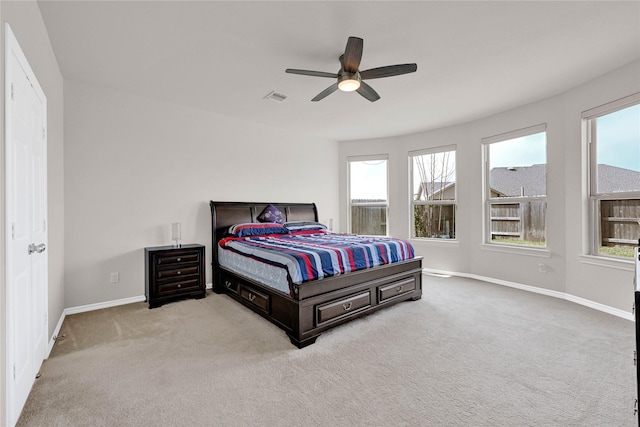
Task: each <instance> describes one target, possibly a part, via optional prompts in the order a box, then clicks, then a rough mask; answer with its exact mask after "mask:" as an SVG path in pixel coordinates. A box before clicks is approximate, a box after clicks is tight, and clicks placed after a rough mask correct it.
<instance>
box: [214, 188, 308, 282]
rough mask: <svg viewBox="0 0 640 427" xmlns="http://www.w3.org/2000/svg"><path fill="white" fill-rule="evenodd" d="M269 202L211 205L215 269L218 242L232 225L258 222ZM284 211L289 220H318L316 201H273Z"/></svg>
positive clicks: (215, 265) (217, 203)
mask: <svg viewBox="0 0 640 427" xmlns="http://www.w3.org/2000/svg"><path fill="white" fill-rule="evenodd" d="M268 204H269V203H261V202H214V201H213V200H212V201H211V202H210V203H209V205H210V206H211V259H212V265H213V270H214V275H213V280H216V274H215V272H216V271H215V270H216V268H217V267H218V242H219V241H220V239H222V238H223V237H224V232H225V231H226V230H227V228H228V227H229V226H230V225H233V224H242V223H245V222H258V220H257V219H256V218H257V217H258V215H260V214H261V213H262V210H263V209H264V208H266V207H267V205H268ZM271 204H272V205H273V206H275V207H276V208H278V210H279V211H280V212H282V213H283V214H284V215H285V217H286V219H287V221H318V209H317V208H316V204H315V203H271Z"/></svg>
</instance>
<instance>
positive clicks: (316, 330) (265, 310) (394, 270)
mask: <svg viewBox="0 0 640 427" xmlns="http://www.w3.org/2000/svg"><path fill="white" fill-rule="evenodd" d="M272 204H273V205H274V206H275V207H277V208H278V209H279V210H280V211H281V212H282V213H284V214H285V216H286V220H287V221H318V210H317V209H316V205H315V203H272ZM267 205H268V203H257V202H256V203H253V202H214V201H211V203H210V206H211V235H212V247H211V252H212V267H213V291H214V292H215V293H218V294H221V293H226V294H227V295H229V296H230V297H231V298H233V299H235V300H236V301H238V302H240V303H241V304H243V305H244V306H246V307H248V308H250V309H251V310H253V311H254V312H256V313H258V314H259V315H261V316H262V317H264V318H266V319H268V320H269V321H271V322H272V323H274V324H275V325H277V326H279V327H280V328H282V329H283V330H284V331H285V332H286V333H287V335H288V336H289V338H290V339H291V342H292V343H293V344H294V345H296V346H297V347H298V348H302V347H306V346H308V345H310V344H313V343H314V342H315V341H316V339H317V338H318V336H319V335H320V334H321V333H322V332H323V331H325V330H327V329H329V328H332V327H335V326H337V325H340V324H342V323H345V322H348V321H350V320H352V319H355V318H358V317H361V316H364V315H366V314H369V313H371V312H374V311H377V310H379V309H382V308H384V307H388V306H390V305H393V304H396V303H398V302H401V301H406V300H418V299H420V298H421V297H422V258H420V257H416V258H414V259H411V260H408V261H403V262H400V263H395V264H387V265H383V266H379V267H374V268H370V269H366V270H360V271H355V272H352V273H349V274H344V275H341V276H334V277H329V278H325V279H322V280H319V281H317V282H315V283H314V284H302V285H293V294H294V295H293V297H290V296H287V295H285V294H283V293H282V292H279V291H277V290H274V289H273V288H270V287H269V286H266V285H263V284H261V283H259V282H257V281H256V280H253V279H250V278H247V277H244V276H242V275H240V274H237V273H234V272H233V271H230V270H227V269H225V268H224V267H221V266H220V265H219V264H218V242H219V241H220V239H222V238H223V237H224V232H225V231H226V229H227V228H228V227H229V226H230V225H233V224H240V223H246V222H257V220H256V217H257V216H258V215H260V213H261V212H262V210H263V209H264V208H265V207H266V206H267Z"/></svg>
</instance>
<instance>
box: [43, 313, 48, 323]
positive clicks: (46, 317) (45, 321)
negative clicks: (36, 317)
mask: <svg viewBox="0 0 640 427" xmlns="http://www.w3.org/2000/svg"><path fill="white" fill-rule="evenodd" d="M48 323H49V315H48V314H47V313H45V314H44V324H45V325H47V324H48Z"/></svg>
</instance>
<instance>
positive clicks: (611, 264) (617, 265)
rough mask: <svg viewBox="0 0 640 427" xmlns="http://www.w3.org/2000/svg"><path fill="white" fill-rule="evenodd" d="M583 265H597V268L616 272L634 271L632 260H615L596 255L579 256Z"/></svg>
mask: <svg viewBox="0 0 640 427" xmlns="http://www.w3.org/2000/svg"><path fill="white" fill-rule="evenodd" d="M579 257H580V262H581V263H583V264H589V265H597V266H598V267H607V268H614V269H616V270H624V271H634V270H635V266H634V264H633V259H630V260H626V259H616V258H609V257H603V256H596V255H579Z"/></svg>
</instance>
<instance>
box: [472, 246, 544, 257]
mask: <svg viewBox="0 0 640 427" xmlns="http://www.w3.org/2000/svg"><path fill="white" fill-rule="evenodd" d="M480 248H481V249H483V250H486V251H493V252H502V253H507V254H519V255H527V256H536V257H540V258H551V251H550V250H549V249H548V248H534V247H530V246H522V247H520V246H512V245H498V244H495V243H492V244H488V243H482V244H481V245H480Z"/></svg>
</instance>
